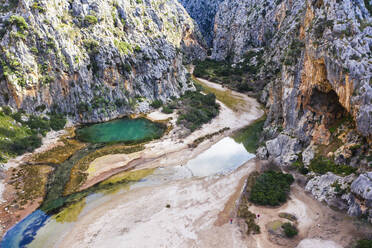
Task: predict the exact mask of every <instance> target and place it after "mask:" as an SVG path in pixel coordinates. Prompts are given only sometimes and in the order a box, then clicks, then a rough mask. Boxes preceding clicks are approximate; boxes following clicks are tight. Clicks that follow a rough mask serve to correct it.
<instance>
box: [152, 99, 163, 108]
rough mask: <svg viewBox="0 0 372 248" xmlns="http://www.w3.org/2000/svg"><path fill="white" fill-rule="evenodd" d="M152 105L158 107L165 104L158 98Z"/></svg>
mask: <svg viewBox="0 0 372 248" xmlns="http://www.w3.org/2000/svg"><path fill="white" fill-rule="evenodd" d="M150 106H151V107H153V108H156V109H157V108H160V107H161V106H163V102H162V101H161V100H158V99H156V100H155V101H153V102H152V103H151V104H150Z"/></svg>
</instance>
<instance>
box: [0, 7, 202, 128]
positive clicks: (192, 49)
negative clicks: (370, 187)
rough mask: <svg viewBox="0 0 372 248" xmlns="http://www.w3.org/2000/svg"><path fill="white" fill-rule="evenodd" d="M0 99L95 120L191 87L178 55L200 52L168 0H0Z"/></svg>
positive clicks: (182, 14) (188, 22) (189, 25)
mask: <svg viewBox="0 0 372 248" xmlns="http://www.w3.org/2000/svg"><path fill="white" fill-rule="evenodd" d="M0 8H1V9H0V22H1V24H0V29H1V30H0V51H1V52H0V105H4V104H5V105H10V106H12V107H14V108H18V109H24V110H26V111H28V112H33V113H35V112H37V111H36V110H38V111H56V112H63V113H66V114H68V115H69V116H70V117H71V118H72V119H74V120H77V121H80V122H97V121H103V120H108V119H111V118H115V117H117V116H120V115H125V114H128V113H131V112H133V111H143V110H145V109H146V108H148V103H149V102H151V101H153V100H155V99H161V100H166V99H167V98H169V97H171V96H176V97H177V96H179V95H180V94H181V93H182V92H184V91H185V90H187V89H190V88H192V87H193V86H192V84H189V83H188V79H187V77H186V74H187V73H186V70H185V68H184V66H183V60H185V61H186V62H187V61H190V60H191V59H195V58H203V57H204V56H205V50H204V48H203V47H202V46H201V42H200V41H201V40H202V38H201V36H200V33H199V31H198V28H197V27H196V26H195V25H194V21H193V20H192V19H191V18H190V17H189V16H188V14H187V12H186V11H185V10H184V8H183V7H182V6H181V5H180V4H179V3H178V2H177V1H175V0H164V1H155V0H130V1H129V0H128V1H126V0H125V1H124V0H108V1H102V0H84V1H83V0H73V1H68V0H19V1H18V0H2V1H0Z"/></svg>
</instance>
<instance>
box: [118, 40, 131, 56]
mask: <svg viewBox="0 0 372 248" xmlns="http://www.w3.org/2000/svg"><path fill="white" fill-rule="evenodd" d="M114 44H115V46H116V47H117V48H118V50H119V51H120V53H123V54H128V53H129V52H133V48H132V45H131V44H129V43H128V42H125V41H117V40H115V41H114Z"/></svg>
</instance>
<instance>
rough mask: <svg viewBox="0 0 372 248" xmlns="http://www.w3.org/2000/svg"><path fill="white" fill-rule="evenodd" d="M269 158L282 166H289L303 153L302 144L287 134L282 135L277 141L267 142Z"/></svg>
mask: <svg viewBox="0 0 372 248" xmlns="http://www.w3.org/2000/svg"><path fill="white" fill-rule="evenodd" d="M266 147H267V151H268V153H269V156H270V157H271V158H273V160H274V162H275V163H276V164H278V165H280V166H288V165H290V164H291V163H293V162H295V161H296V160H297V158H298V156H297V154H298V153H300V152H301V144H300V142H299V141H298V140H297V139H296V138H292V137H290V136H288V135H286V134H280V135H278V137H276V138H275V139H272V140H269V141H267V142H266Z"/></svg>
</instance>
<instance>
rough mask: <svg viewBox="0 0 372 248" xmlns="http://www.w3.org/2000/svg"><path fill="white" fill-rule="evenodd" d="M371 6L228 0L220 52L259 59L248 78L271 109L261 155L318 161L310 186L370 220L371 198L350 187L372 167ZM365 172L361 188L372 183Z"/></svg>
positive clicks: (219, 29)
mask: <svg viewBox="0 0 372 248" xmlns="http://www.w3.org/2000/svg"><path fill="white" fill-rule="evenodd" d="M371 10H372V5H371V2H370V1H368V0H366V1H361V0H355V1H352V0H344V1H339V0H299V1H292V0H267V1H259V0H231V1H224V2H223V3H222V4H221V5H220V6H219V10H218V12H217V14H216V17H215V30H214V31H215V33H214V37H215V38H214V40H213V53H212V58H213V59H215V60H221V61H222V60H227V61H230V63H232V67H233V68H239V67H241V68H242V67H246V66H247V65H254V69H255V70H254V72H252V73H251V74H249V76H248V77H245V80H246V82H245V83H247V84H251V88H255V89H256V93H258V94H259V98H260V101H261V102H262V103H263V104H265V105H266V108H267V120H266V123H265V129H264V133H263V136H264V137H263V138H264V140H263V141H265V142H264V143H263V144H264V145H263V146H261V147H260V148H259V149H258V150H257V153H258V156H259V157H260V158H263V159H271V160H273V161H274V162H276V163H277V164H279V165H280V166H283V167H286V166H291V165H292V166H293V165H301V166H304V167H305V169H304V170H303V171H305V170H307V168H308V166H309V165H310V166H309V169H311V170H314V171H315V172H311V173H310V174H309V176H308V178H309V179H310V178H313V179H312V180H310V181H309V182H308V185H307V187H306V188H307V190H309V191H310V192H312V194H314V196H315V197H316V198H317V199H322V197H319V194H323V193H324V192H329V193H330V195H331V194H332V197H333V198H332V199H331V198H329V200H330V201H329V203H328V202H327V203H328V204H330V205H333V206H336V207H339V208H340V209H347V211H348V213H349V214H350V215H355V216H361V215H364V216H366V217H368V218H369V219H370V221H372V208H371V204H370V195H368V197H366V196H367V194H362V193H356V191H355V190H354V191H355V192H354V191H353V189H352V190H350V184H351V182H352V181H353V180H355V179H356V175H355V174H353V173H352V172H357V174H361V175H369V174H363V173H368V171H370V170H371V168H372V162H371V158H372V149H371V144H372V85H371V82H372V79H371V76H372V66H371V63H372V60H371V48H372V25H371V23H372V18H371ZM252 54H254V56H252ZM242 69H244V68H242ZM262 88H263V90H261V89H262ZM257 89H258V90H257ZM346 123H348V124H346ZM311 161H313V162H311ZM314 161H315V162H314ZM304 167H302V168H304ZM340 168H343V169H340ZM346 169H348V170H349V171H348V172H346ZM341 170H343V171H341ZM327 171H333V172H334V173H336V174H339V175H341V176H343V177H339V176H335V175H334V174H332V173H331V172H329V173H331V174H326V175H322V174H325V172H327ZM305 173H307V171H305ZM348 174H351V175H350V176H348V177H345V175H348ZM360 177H361V176H360ZM360 177H359V178H360ZM365 178H368V179H369V177H367V176H364V177H363V180H359V181H358V180H356V181H354V183H353V184H352V185H353V187H352V188H358V189H359V188H361V187H366V185H367V186H368V187H372V181H371V180H367V179H365ZM331 179H332V180H331ZM346 179H347V180H346ZM323 182H326V183H323ZM345 182H346V183H345ZM361 182H362V183H363V185H362V183H361ZM340 185H341V186H340ZM361 185H362V186H361ZM316 187H318V188H319V190H314V189H315V188H316ZM322 192H323V193H322Z"/></svg>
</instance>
